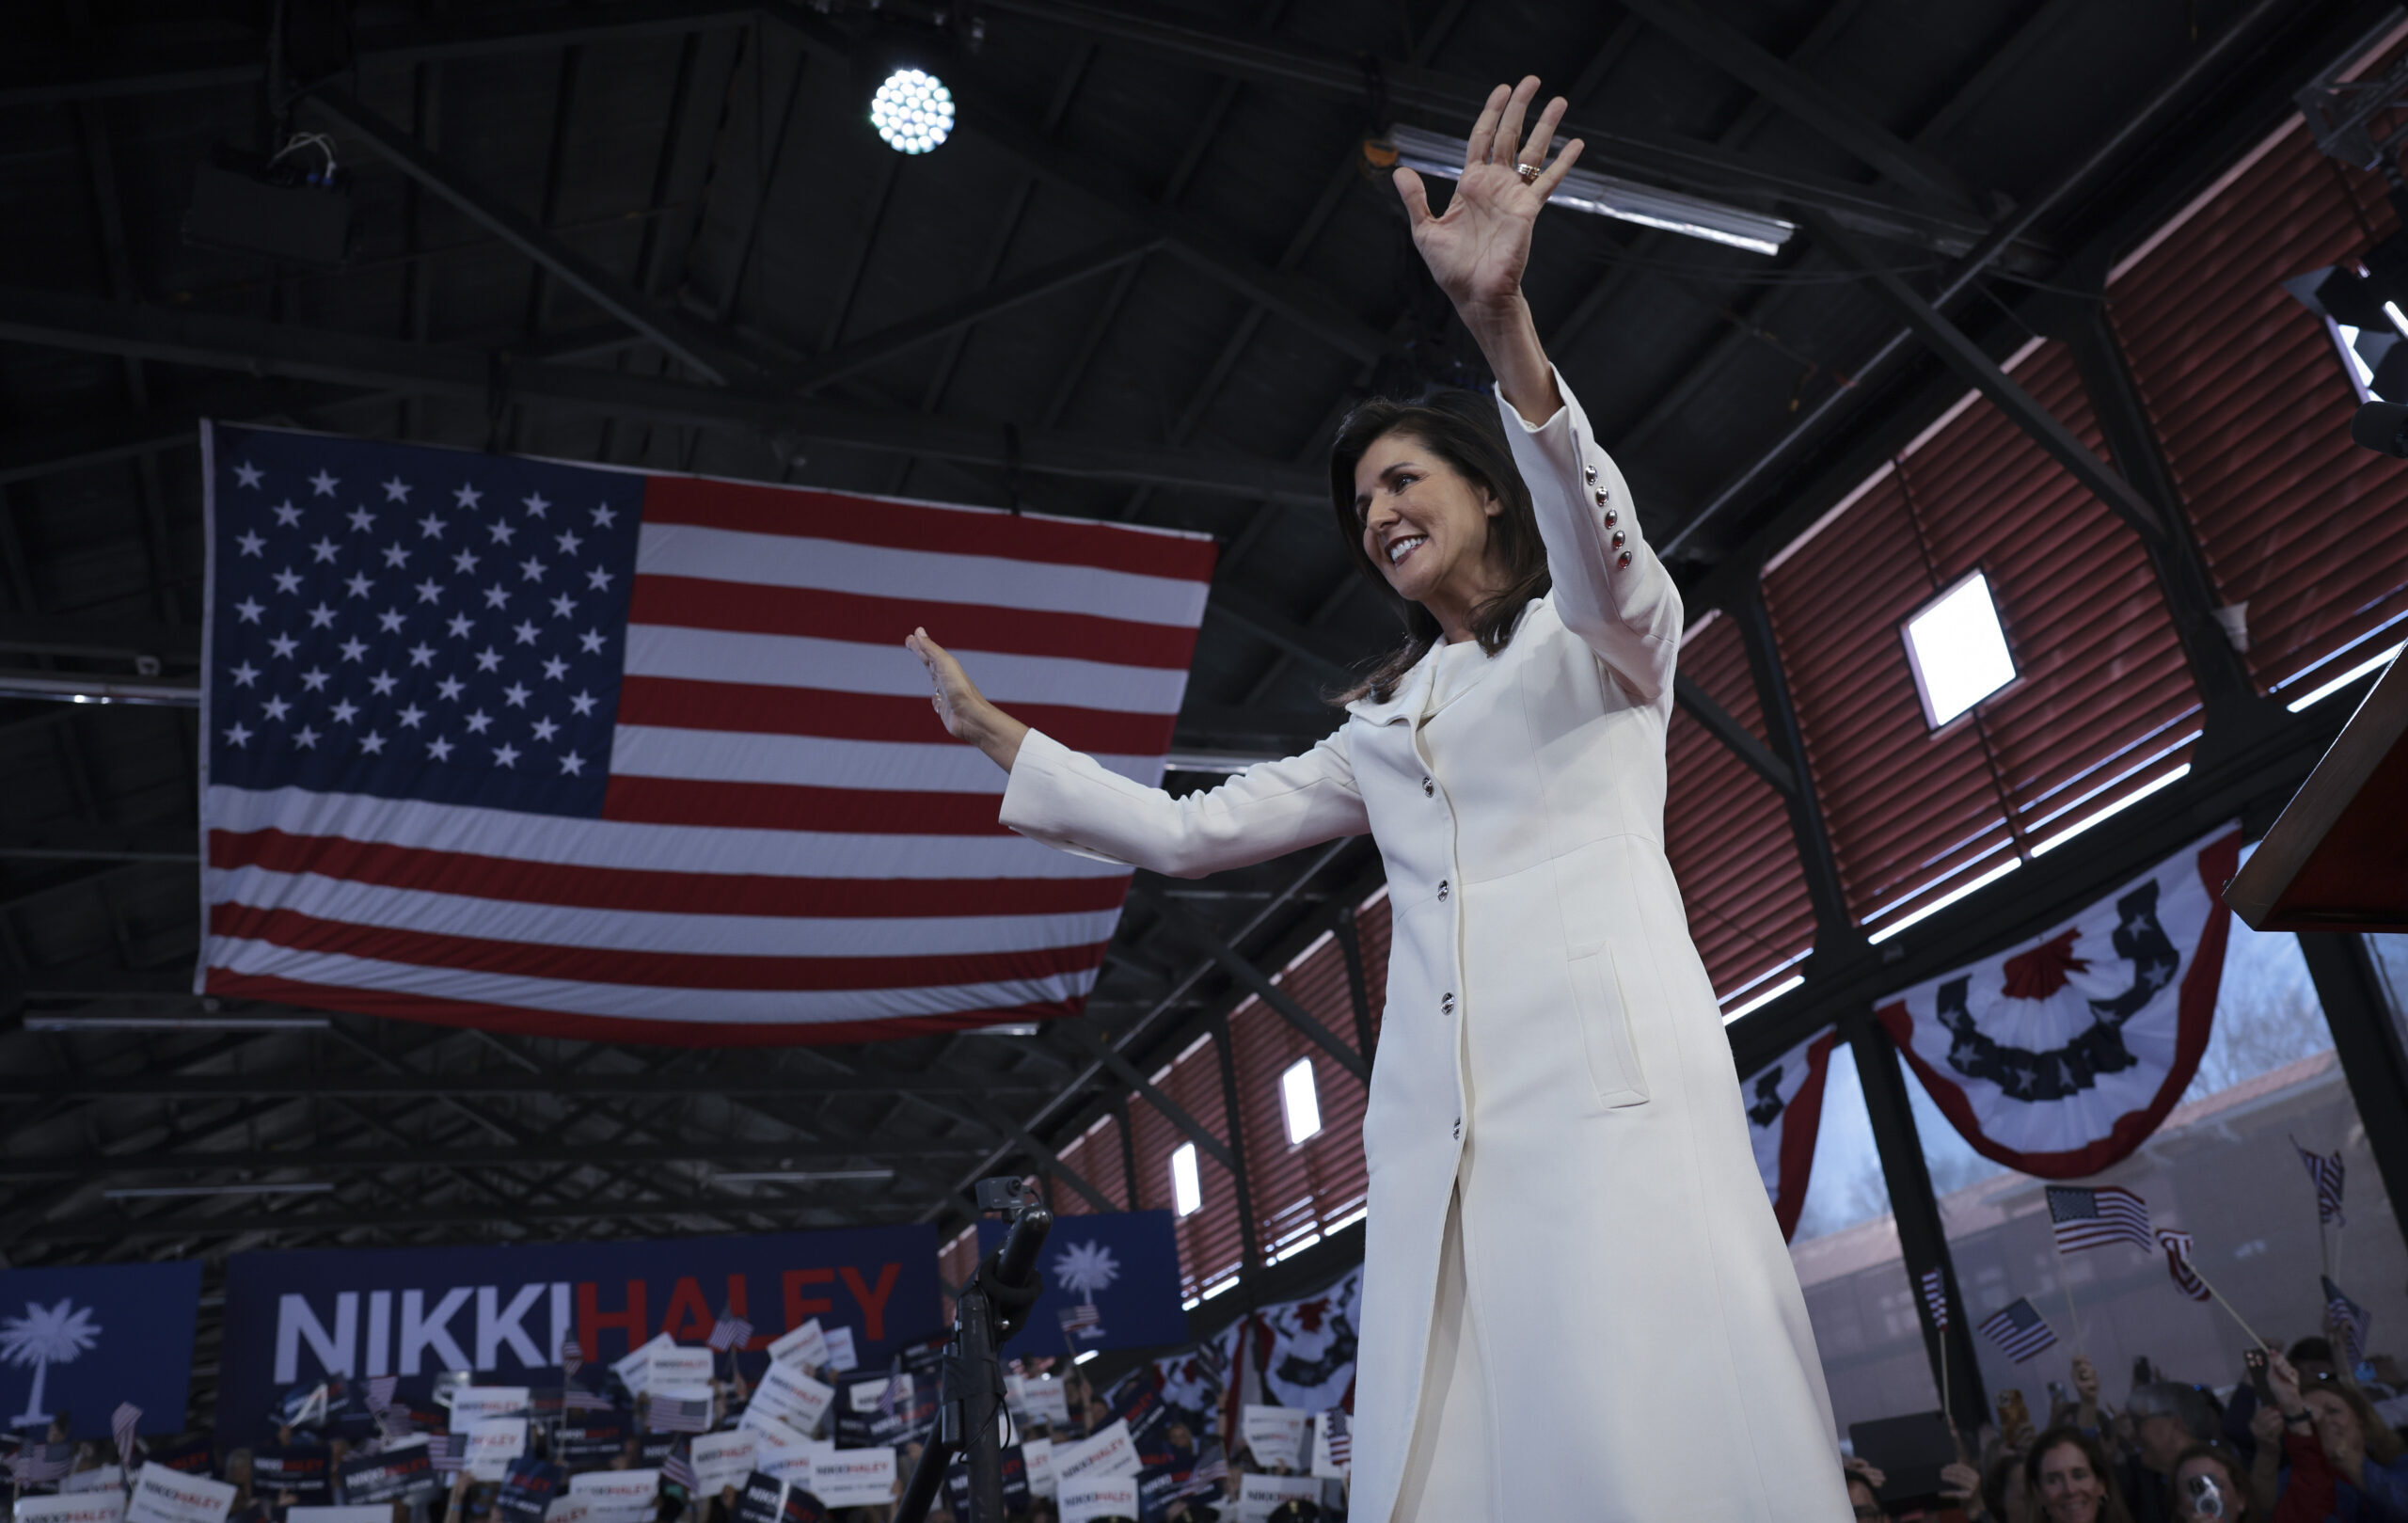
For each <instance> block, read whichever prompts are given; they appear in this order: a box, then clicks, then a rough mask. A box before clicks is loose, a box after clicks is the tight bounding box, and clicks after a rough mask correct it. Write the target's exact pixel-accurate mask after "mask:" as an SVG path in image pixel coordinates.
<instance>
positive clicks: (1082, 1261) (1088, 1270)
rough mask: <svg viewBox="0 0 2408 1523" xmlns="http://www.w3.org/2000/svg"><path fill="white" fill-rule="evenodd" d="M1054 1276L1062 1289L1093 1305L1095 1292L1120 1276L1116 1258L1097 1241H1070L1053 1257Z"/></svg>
mask: <svg viewBox="0 0 2408 1523" xmlns="http://www.w3.org/2000/svg"><path fill="white" fill-rule="evenodd" d="M1119 1277H1120V1261H1119V1260H1117V1259H1116V1258H1114V1257H1113V1256H1112V1250H1111V1249H1110V1248H1107V1247H1105V1246H1104V1245H1102V1244H1101V1243H1093V1242H1090V1243H1073V1244H1071V1245H1069V1247H1067V1248H1064V1249H1063V1250H1062V1256H1061V1257H1060V1258H1058V1259H1056V1260H1054V1278H1055V1279H1057V1280H1059V1281H1060V1282H1061V1285H1062V1288H1063V1289H1064V1290H1066V1291H1069V1292H1070V1293H1073V1294H1075V1295H1077V1296H1078V1297H1079V1299H1080V1300H1081V1301H1083V1302H1084V1303H1085V1304H1086V1305H1088V1306H1093V1305H1095V1293H1096V1292H1098V1291H1105V1290H1110V1289H1111V1288H1112V1282H1113V1281H1114V1280H1116V1279H1118V1278H1119Z"/></svg>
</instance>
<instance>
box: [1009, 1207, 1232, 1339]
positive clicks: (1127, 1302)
mask: <svg viewBox="0 0 2408 1523" xmlns="http://www.w3.org/2000/svg"><path fill="white" fill-rule="evenodd" d="M1008 1230H1010V1228H1009V1224H1008V1223H1006V1222H1002V1221H997V1220H991V1219H990V1220H984V1221H981V1222H980V1223H979V1224H978V1251H979V1253H980V1254H981V1255H982V1256H983V1255H986V1254H990V1253H992V1252H994V1251H995V1250H996V1249H997V1248H999V1247H1002V1246H1003V1245H1004V1234H1005V1233H1006V1231H1008ZM1037 1267H1038V1272H1039V1273H1041V1274H1042V1275H1043V1276H1044V1277H1045V1293H1043V1294H1042V1295H1040V1296H1038V1298H1037V1306H1036V1309H1034V1310H1032V1311H1030V1312H1029V1314H1028V1322H1027V1324H1026V1325H1025V1326H1024V1327H1023V1328H1022V1331H1021V1334H1020V1336H1019V1337H1017V1338H1015V1339H1013V1340H1012V1342H1011V1348H1010V1352H1011V1353H1014V1354H1039V1355H1041V1354H1053V1353H1055V1352H1058V1351H1062V1350H1065V1349H1067V1350H1068V1351H1069V1352H1070V1353H1073V1354H1084V1353H1085V1352H1087V1351H1088V1350H1090V1349H1108V1348H1157V1347H1160V1346H1161V1345H1163V1344H1165V1343H1184V1342H1187V1341H1189V1338H1188V1332H1187V1313H1186V1312H1185V1311H1183V1310H1181V1309H1180V1304H1179V1237H1178V1235H1177V1234H1176V1233H1175V1232H1174V1231H1173V1230H1171V1215H1170V1213H1169V1212H1167V1211H1133V1212H1126V1213H1120V1214H1100V1215H1094V1216H1056V1217H1054V1230H1053V1231H1052V1232H1051V1233H1049V1234H1047V1236H1046V1239H1045V1248H1044V1251H1043V1252H1042V1253H1040V1254H1038V1260H1037Z"/></svg>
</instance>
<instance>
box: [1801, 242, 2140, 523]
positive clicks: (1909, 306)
mask: <svg viewBox="0 0 2408 1523" xmlns="http://www.w3.org/2000/svg"><path fill="white" fill-rule="evenodd" d="M1808 221H1809V225H1810V226H1811V227H1813V229H1814V239H1815V241H1816V242H1817V243H1820V244H1821V245H1823V246H1825V247H1827V248H1829V249H1830V251H1831V252H1832V253H1834V254H1836V255H1838V256H1839V258H1840V260H1841V262H1843V263H1846V264H1850V265H1853V266H1854V267H1855V268H1857V269H1858V270H1860V271H1861V272H1862V273H1863V274H1864V276H1865V277H1866V278H1867V279H1868V281H1869V282H1870V283H1871V285H1872V287H1873V289H1874V290H1875V291H1876V292H1877V293H1879V294H1880V296H1881V299H1882V300H1883V301H1884V302H1885V303H1887V304H1888V306H1889V308H1890V309H1891V311H1892V312H1893V313H1895V314H1896V315H1897V316H1898V317H1900V318H1903V319H1904V320H1905V321H1906V325H1907V327H1908V328H1909V331H1911V332H1912V333H1913V334H1914V335H1915V337H1916V338H1918V339H1921V340H1922V341H1924V343H1925V346H1926V347H1928V348H1929V349H1930V350H1931V351H1932V353H1934V354H1936V355H1938V356H1939V357H1940V359H1941V363H1943V364H1945V365H1946V366H1947V367H1948V368H1949V369H1950V370H1953V371H1955V372H1956V373H1957V375H1958V376H1960V377H1962V378H1963V380H1964V382H1965V384H1966V385H1968V386H1970V387H1972V389H1974V390H1976V391H1979V392H1980V393H1981V394H1982V395H1983V396H1984V397H1986V398H1988V401H1989V403H1990V405H1992V406H1994V407H1996V408H1998V410H1999V411H2000V412H2003V413H2004V414H2005V415H2006V417H2007V420H2009V421H2011V422H2012V423H2014V424H2015V426H2016V427H2018V428H2020V429H2021V430H2022V431H2023V432H2024V433H2025V434H2026V435H2028V436H2031V438H2032V440H2033V442H2034V443H2036V444H2037V445H2039V446H2040V448H2041V449H2042V450H2044V451H2046V452H2048V455H2049V458H2050V459H2052V460H2054V461H2055V462H2056V463H2057V464H2058V465H2060V466H2063V467H2064V468H2066V472H2067V474H2068V475H2070V476H2071V477H2073V479H2074V480H2075V481H2077V482H2080V483H2081V484H2083V488H2084V489H2085V490H2087V491H2088V492H2089V493H2090V495H2091V496H2093V497H2095V498H2097V499H2099V501H2101V502H2103V503H2105V504H2106V505H2107V510H2108V511H2109V512H2111V513H2113V514H2115V516H2117V517H2118V518H2121V519H2123V520H2124V521H2125V522H2126V523H2128V524H2130V525H2131V526H2132V527H2133V528H2134V529H2137V530H2139V531H2141V532H2142V533H2143V534H2144V535H2146V536H2147V537H2149V538H2151V539H2155V540H2160V541H2162V540H2163V539H2164V537H2165V519H2164V517H2163V516H2162V515H2160V514H2159V512H2158V511H2157V508H2156V505H2155V504H2153V503H2151V502H2149V501H2148V500H2147V499H2146V498H2144V497H2142V496H2141V494H2140V493H2138V492H2136V491H2134V490H2133V489H2132V484H2131V483H2130V482H2128V481H2126V480H2124V478H2123V476H2122V475H2121V474H2120V473H2119V472H2118V471H2117V470H2116V469H2115V467H2113V466H2110V465H2109V464H2107V462H2105V461H2104V460H2101V459H2099V456H2098V455H2096V454H2094V453H2092V452H2091V450H2090V446H2088V445H2086V444H2084V443H2083V441H2082V440H2080V439H2079V438H2076V437H2075V436H2074V432H2073V430H2072V429H2069V428H2067V426H2066V425H2065V422H2064V420H2062V419H2060V418H2058V417H2057V415H2056V414H2054V413H2052V412H2051V411H2049V409H2048V408H2046V407H2044V406H2042V405H2040V401H2039V399H2038V398H2036V397H2035V396H2034V395H2033V394H2032V393H2031V392H2029V391H2026V390H2024V389H2023V388H2022V387H2021V386H2020V385H2018V384H2017V383H2016V380H2015V377H2014V376H2012V375H2009V374H2007V373H2006V372H2005V371H2004V370H2002V369H2000V368H1999V363H1998V361H1997V360H1995V359H1992V358H1991V357H1989V356H1988V354H1986V353H1984V352H1983V349H1982V346H1981V345H1980V344H1977V343H1975V342H1974V341H1972V340H1971V339H1969V338H1967V337H1966V336H1965V332H1964V330H1963V329H1962V328H1959V327H1958V326H1957V325H1956V324H1954V323H1952V322H1950V321H1949V320H1948V318H1947V316H1946V315H1945V314H1944V313H1942V312H1941V310H1940V309H1939V308H1938V307H1936V306H1934V305H1933V304H1932V303H1930V302H1928V301H1925V299H1924V297H1923V295H1922V293H1919V292H1917V291H1916V290H1915V288H1914V287H1912V286H1910V285H1909V284H1907V282H1906V280H1905V279H1904V278H1901V277H1900V276H1899V275H1898V274H1897V272H1896V271H1894V270H1891V269H1888V268H1885V267H1884V266H1882V265H1881V264H1880V263H1879V262H1877V261H1876V260H1875V259H1874V257H1873V255H1872V254H1871V253H1870V252H1869V251H1868V250H1867V249H1866V248H1865V247H1864V246H1863V245H1861V244H1860V243H1858V242H1857V241H1856V239H1855V238H1854V237H1853V236H1851V235H1850V234H1849V233H1848V232H1847V231H1846V230H1845V229H1843V228H1841V227H1839V226H1837V225H1836V224H1834V223H1832V222H1831V221H1830V220H1829V219H1828V218H1824V217H1820V216H1810V217H1809V219H1808Z"/></svg>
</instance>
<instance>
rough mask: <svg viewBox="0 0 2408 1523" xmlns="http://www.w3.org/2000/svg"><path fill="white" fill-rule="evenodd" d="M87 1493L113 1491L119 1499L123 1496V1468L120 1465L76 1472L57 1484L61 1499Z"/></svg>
mask: <svg viewBox="0 0 2408 1523" xmlns="http://www.w3.org/2000/svg"><path fill="white" fill-rule="evenodd" d="M87 1491H114V1492H116V1493H117V1494H118V1495H119V1496H120V1497H122V1496H124V1495H125V1467H123V1466H120V1465H103V1466H102V1467H100V1468H98V1469H96V1470H77V1471H76V1472H75V1473H74V1474H72V1475H71V1476H69V1477H68V1478H67V1479H66V1480H64V1481H61V1482H60V1483H58V1494H59V1495H60V1496H62V1497H72V1496H75V1495H77V1494H79V1493H82V1492H87Z"/></svg>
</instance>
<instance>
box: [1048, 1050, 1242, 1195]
mask: <svg viewBox="0 0 2408 1523" xmlns="http://www.w3.org/2000/svg"><path fill="white" fill-rule="evenodd" d="M1068 1029H1069V1032H1070V1034H1071V1036H1072V1037H1073V1039H1076V1040H1077V1041H1078V1042H1079V1044H1080V1045H1081V1046H1083V1047H1085V1049H1086V1050H1087V1051H1088V1052H1090V1053H1092V1054H1094V1055H1095V1056H1096V1058H1097V1060H1098V1061H1100V1062H1101V1063H1102V1064H1103V1066H1104V1067H1105V1068H1107V1069H1110V1070H1111V1071H1112V1075H1113V1077H1114V1078H1116V1079H1118V1080H1119V1081H1120V1082H1121V1083H1122V1084H1125V1085H1127V1086H1128V1087H1129V1088H1130V1090H1131V1091H1132V1092H1133V1093H1134V1094H1137V1095H1141V1096H1143V1097H1144V1098H1145V1102H1146V1103H1147V1104H1149V1105H1151V1106H1152V1107H1153V1108H1154V1109H1156V1110H1158V1111H1160V1112H1162V1114H1163V1116H1164V1118H1165V1119H1167V1120H1168V1121H1169V1122H1170V1124H1171V1125H1173V1126H1175V1127H1177V1128H1179V1129H1180V1131H1181V1132H1184V1133H1186V1134H1187V1139H1188V1140H1189V1141H1190V1142H1193V1143H1195V1144H1196V1147H1198V1148H1200V1149H1202V1150H1204V1154H1205V1156H1206V1157H1208V1158H1211V1159H1212V1161H1213V1162H1214V1163H1217V1164H1219V1165H1220V1166H1222V1167H1223V1168H1226V1169H1228V1171H1229V1172H1230V1173H1231V1174H1235V1173H1236V1172H1237V1171H1238V1156H1237V1153H1236V1152H1235V1151H1234V1150H1231V1149H1230V1147H1229V1145H1228V1142H1226V1141H1224V1140H1223V1139H1222V1138H1221V1137H1219V1136H1218V1135H1216V1134H1214V1133H1213V1131H1212V1128H1210V1127H1208V1126H1206V1125H1205V1124H1204V1123H1203V1122H1201V1121H1199V1120H1197V1119H1196V1118H1195V1116H1194V1115H1192V1114H1191V1113H1190V1112H1189V1111H1188V1109H1187V1107H1186V1106H1184V1105H1181V1104H1180V1103H1179V1102H1178V1101H1176V1100H1173V1099H1171V1098H1170V1096H1168V1095H1166V1094H1164V1092H1163V1090H1162V1088H1161V1087H1160V1086H1158V1085H1156V1084H1155V1083H1154V1082H1153V1081H1152V1080H1151V1079H1149V1078H1147V1077H1146V1076H1145V1075H1144V1074H1143V1073H1140V1072H1138V1071H1137V1066H1136V1065H1135V1064H1133V1063H1132V1062H1130V1061H1129V1059H1128V1057H1127V1056H1126V1055H1123V1054H1122V1053H1121V1051H1120V1050H1119V1049H1118V1048H1117V1047H1115V1046H1113V1045H1112V1044H1111V1043H1110V1042H1108V1041H1106V1040H1104V1039H1102V1038H1101V1037H1099V1036H1097V1035H1096V1034H1095V1033H1094V1032H1093V1031H1092V1030H1090V1029H1088V1027H1087V1026H1086V1025H1085V1023H1081V1022H1077V1021H1073V1022H1071V1023H1069V1027H1068Z"/></svg>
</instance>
